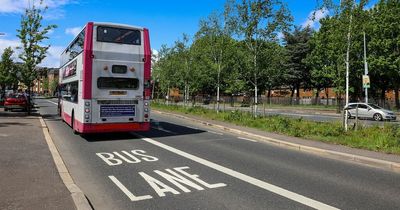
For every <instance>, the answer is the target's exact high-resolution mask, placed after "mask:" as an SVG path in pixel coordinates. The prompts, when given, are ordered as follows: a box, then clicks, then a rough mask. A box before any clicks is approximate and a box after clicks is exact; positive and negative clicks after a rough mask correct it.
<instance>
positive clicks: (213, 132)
mask: <svg viewBox="0 0 400 210" xmlns="http://www.w3.org/2000/svg"><path fill="white" fill-rule="evenodd" d="M207 132H209V133H212V134H217V135H220V136H222V135H224V134H223V133H218V132H215V131H207Z"/></svg>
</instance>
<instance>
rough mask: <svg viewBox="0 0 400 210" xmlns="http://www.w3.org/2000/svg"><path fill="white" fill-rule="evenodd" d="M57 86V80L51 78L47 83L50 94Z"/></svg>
mask: <svg viewBox="0 0 400 210" xmlns="http://www.w3.org/2000/svg"><path fill="white" fill-rule="evenodd" d="M57 86H58V81H57V80H55V79H54V80H52V81H51V82H50V84H49V92H50V95H51V94H53V93H54V91H56V89H57Z"/></svg>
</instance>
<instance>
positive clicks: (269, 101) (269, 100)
mask: <svg viewBox="0 0 400 210" xmlns="http://www.w3.org/2000/svg"><path fill="white" fill-rule="evenodd" d="M267 103H268V104H270V103H271V88H268V95H267Z"/></svg>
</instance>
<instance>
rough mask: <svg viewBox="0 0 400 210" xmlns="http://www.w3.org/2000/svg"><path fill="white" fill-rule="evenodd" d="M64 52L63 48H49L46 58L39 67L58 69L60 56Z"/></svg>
mask: <svg viewBox="0 0 400 210" xmlns="http://www.w3.org/2000/svg"><path fill="white" fill-rule="evenodd" d="M63 51H64V47H61V46H50V48H49V50H48V51H47V57H46V58H45V59H44V60H43V61H42V63H41V64H39V66H43V67H52V68H58V67H60V55H61V53H62V52H63Z"/></svg>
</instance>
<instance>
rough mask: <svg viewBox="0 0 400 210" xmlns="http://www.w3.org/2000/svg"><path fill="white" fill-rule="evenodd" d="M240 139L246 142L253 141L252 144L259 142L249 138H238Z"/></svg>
mask: <svg viewBox="0 0 400 210" xmlns="http://www.w3.org/2000/svg"><path fill="white" fill-rule="evenodd" d="M237 138H238V139H243V140H246V141H252V142H257V141H256V140H253V139H248V138H243V137H237Z"/></svg>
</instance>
